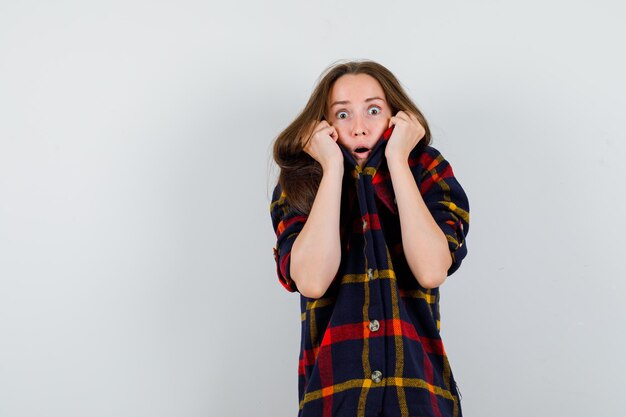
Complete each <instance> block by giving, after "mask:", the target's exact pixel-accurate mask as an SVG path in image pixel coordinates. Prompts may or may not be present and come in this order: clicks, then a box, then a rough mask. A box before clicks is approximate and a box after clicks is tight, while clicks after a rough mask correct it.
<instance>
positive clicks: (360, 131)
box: [352, 116, 367, 136]
mask: <svg viewBox="0 0 626 417" xmlns="http://www.w3.org/2000/svg"><path fill="white" fill-rule="evenodd" d="M364 135H367V127H366V126H365V121H364V120H363V118H362V117H361V116H355V117H354V123H353V124H352V136H364Z"/></svg>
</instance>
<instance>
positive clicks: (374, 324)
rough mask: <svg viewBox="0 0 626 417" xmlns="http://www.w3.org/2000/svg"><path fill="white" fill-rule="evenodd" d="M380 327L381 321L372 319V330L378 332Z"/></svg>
mask: <svg viewBox="0 0 626 417" xmlns="http://www.w3.org/2000/svg"><path fill="white" fill-rule="evenodd" d="M378 329H380V323H379V322H378V320H372V321H370V331H371V332H377V331H378Z"/></svg>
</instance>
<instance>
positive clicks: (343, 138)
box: [334, 125, 350, 145]
mask: <svg viewBox="0 0 626 417" xmlns="http://www.w3.org/2000/svg"><path fill="white" fill-rule="evenodd" d="M334 127H335V130H336V131H337V136H339V139H337V142H339V143H340V144H342V145H346V144H347V139H348V138H349V137H350V132H349V131H348V129H347V128H346V127H345V126H339V125H335V126H334Z"/></svg>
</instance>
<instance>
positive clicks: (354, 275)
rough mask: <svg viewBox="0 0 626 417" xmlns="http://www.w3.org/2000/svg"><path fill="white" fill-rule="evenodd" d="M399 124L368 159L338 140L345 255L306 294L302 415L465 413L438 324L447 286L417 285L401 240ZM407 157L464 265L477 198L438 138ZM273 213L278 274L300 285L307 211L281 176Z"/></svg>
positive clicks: (286, 283)
mask: <svg viewBox="0 0 626 417" xmlns="http://www.w3.org/2000/svg"><path fill="white" fill-rule="evenodd" d="M392 129H393V128H391V129H388V130H387V131H386V132H385V133H384V135H383V137H382V138H381V139H380V140H379V142H377V144H376V146H375V147H374V148H373V150H372V153H371V154H370V158H369V159H368V161H367V162H366V164H365V166H364V167H363V168H362V169H361V168H360V167H359V166H358V164H357V163H356V160H355V159H354V158H353V156H352V155H351V154H350V152H349V151H348V150H347V149H346V148H344V147H343V146H341V145H340V147H341V150H342V152H343V154H344V159H345V163H346V170H345V171H344V172H345V174H344V180H343V181H344V182H343V185H342V202H341V215H340V236H341V245H342V256H341V264H340V266H339V271H338V273H337V276H336V277H335V279H334V280H333V282H332V284H331V286H330V287H329V289H328V290H327V292H326V293H325V294H324V296H322V297H321V298H319V299H312V298H307V297H305V296H303V295H300V300H301V303H300V304H301V321H302V327H301V328H302V333H301V348H300V356H299V366H298V391H299V404H300V410H299V413H298V416H300V417H310V416H322V417H329V416H350V417H354V416H363V417H369V416H372V417H373V416H381V415H384V416H386V417H396V416H398V417H400V416H403V417H405V416H408V417H413V416H437V417H440V416H450V417H452V416H454V417H457V416H461V406H460V401H459V393H458V387H457V385H456V382H455V379H454V377H453V375H452V371H451V369H450V363H449V362H448V358H447V355H446V352H445V350H444V346H443V343H442V340H441V337H440V334H439V330H440V321H439V320H440V316H439V288H432V289H425V288H423V287H421V286H420V285H419V283H418V282H417V280H416V279H415V277H414V276H413V274H412V272H411V270H410V269H409V267H408V264H407V261H406V258H405V256H404V253H403V250H402V240H401V234H400V219H399V216H398V207H397V205H396V202H395V198H394V191H393V188H392V184H391V176H390V173H389V170H388V167H387V165H386V159H385V158H384V149H385V146H386V143H387V141H388V139H389V137H390V135H391V131H392ZM409 166H410V169H411V171H412V173H413V175H414V178H415V181H416V183H417V185H418V188H419V191H420V194H421V195H422V198H423V199H424V202H425V203H426V206H427V207H428V209H429V211H430V213H431V214H432V216H433V218H434V219H435V221H436V222H437V224H438V225H439V227H441V229H442V230H443V232H444V234H445V235H446V238H447V239H448V244H449V249H450V253H451V255H452V259H453V263H452V266H451V267H450V269H449V270H448V273H447V274H448V276H449V275H451V274H452V273H453V272H454V271H456V270H457V269H458V268H459V266H460V264H461V261H462V260H463V258H464V257H465V255H466V254H467V245H466V244H465V236H466V235H467V233H468V230H469V202H468V199H467V196H466V194H465V192H464V191H463V189H462V188H461V185H460V184H459V182H458V181H457V180H456V178H455V177H454V174H453V172H452V167H451V166H450V164H449V163H448V162H447V161H446V160H445V159H444V158H443V156H442V155H441V153H440V152H439V151H437V150H436V149H435V148H433V147H431V146H424V147H422V149H421V150H420V147H416V148H415V149H414V150H413V151H412V153H411V154H410V155H409ZM270 214H271V218H272V223H273V226H274V230H275V231H276V236H277V242H276V246H275V247H274V248H273V249H274V257H275V260H276V266H277V274H278V278H279V280H280V283H281V284H282V285H283V286H284V287H285V288H286V289H287V290H289V291H291V292H294V291H297V287H296V285H295V283H294V281H293V280H292V278H291V275H290V268H289V265H290V262H289V259H290V252H291V247H292V245H293V243H294V241H295V239H296V237H297V236H298V233H299V232H300V230H302V227H303V226H304V223H305V222H306V219H307V216H306V215H303V214H301V213H297V212H296V211H295V210H292V209H291V207H290V206H289V201H288V198H287V197H286V196H285V194H284V193H283V192H282V190H281V188H280V186H279V185H277V186H276V188H275V189H274V192H273V196H272V203H271V205H270Z"/></svg>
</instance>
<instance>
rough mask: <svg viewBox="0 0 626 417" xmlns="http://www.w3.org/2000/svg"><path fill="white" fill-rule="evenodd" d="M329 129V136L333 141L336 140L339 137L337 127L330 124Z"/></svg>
mask: <svg viewBox="0 0 626 417" xmlns="http://www.w3.org/2000/svg"><path fill="white" fill-rule="evenodd" d="M331 129H332V131H331V132H330V137H331V138H333V139H334V140H335V142H337V140H338V139H339V134H338V133H337V129H335V128H334V127H332V126H331Z"/></svg>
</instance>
